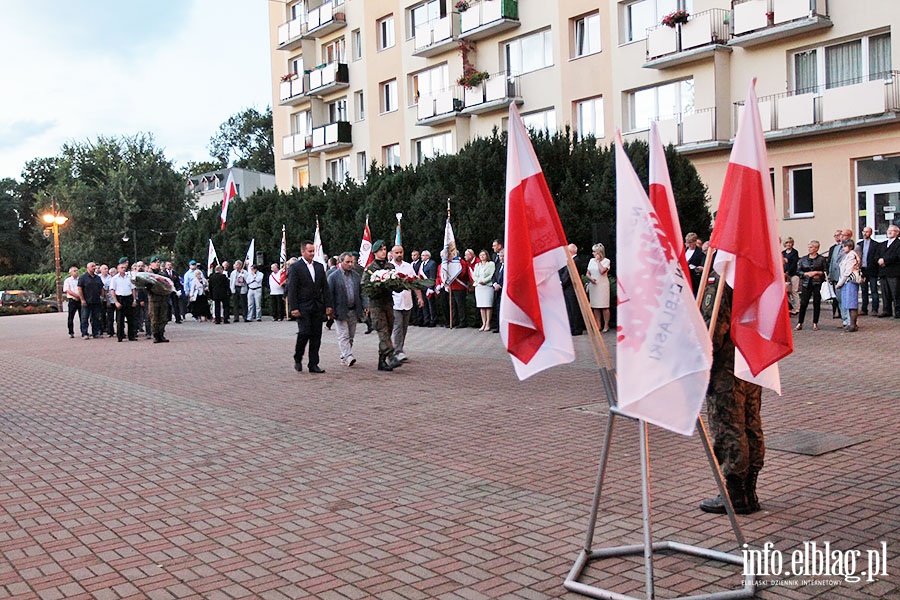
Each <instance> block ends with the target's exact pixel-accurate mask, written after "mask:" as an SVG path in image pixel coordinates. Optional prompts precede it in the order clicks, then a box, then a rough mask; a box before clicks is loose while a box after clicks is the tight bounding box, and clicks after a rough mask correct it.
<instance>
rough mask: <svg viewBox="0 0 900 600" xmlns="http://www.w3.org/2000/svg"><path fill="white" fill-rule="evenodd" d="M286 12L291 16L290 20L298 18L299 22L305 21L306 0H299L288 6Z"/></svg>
mask: <svg viewBox="0 0 900 600" xmlns="http://www.w3.org/2000/svg"><path fill="white" fill-rule="evenodd" d="M288 14H289V15H290V16H291V19H290V20H291V21H293V20H295V19H300V22H301V23H306V0H300V1H299V2H294V3H293V4H291V5H290V6H288Z"/></svg>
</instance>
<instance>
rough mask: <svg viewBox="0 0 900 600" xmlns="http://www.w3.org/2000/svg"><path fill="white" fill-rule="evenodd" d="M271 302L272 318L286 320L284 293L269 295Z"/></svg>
mask: <svg viewBox="0 0 900 600" xmlns="http://www.w3.org/2000/svg"><path fill="white" fill-rule="evenodd" d="M269 302H271V308H272V318H273V319H274V320H276V321H283V320H284V294H271V295H270V296H269Z"/></svg>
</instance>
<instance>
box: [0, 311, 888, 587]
mask: <svg viewBox="0 0 900 600" xmlns="http://www.w3.org/2000/svg"><path fill="white" fill-rule="evenodd" d="M64 320H65V317H64V316H63V315H33V316H23V317H8V318H3V319H2V320H0V340H2V342H3V343H2V345H0V361H2V364H3V367H4V368H3V369H2V370H0V385H2V388H0V389H2V394H0V396H2V399H0V598H16V599H33V598H39V599H47V600H50V599H56V598H96V599H118V598H150V599H160V600H162V599H173V598H210V599H220V598H221V599H233V598H264V599H272V600H276V599H286V598H324V599H358V598H383V599H386V600H415V599H419V598H441V599H479V598H528V599H539V598H569V599H574V598H579V597H580V596H578V595H575V594H572V593H569V592H567V591H566V590H565V589H564V588H563V586H562V583H563V580H564V578H565V576H566V573H567V572H568V570H569V569H570V568H571V566H572V564H573V562H574V559H575V557H576V555H577V553H578V550H579V548H580V547H581V544H582V543H583V538H584V531H585V527H586V523H587V511H588V507H589V504H590V497H591V493H592V491H593V486H594V478H595V476H596V469H597V463H598V458H599V451H600V445H601V442H602V436H603V432H604V430H605V426H606V419H607V418H608V416H607V412H606V410H605V399H604V398H603V396H602V394H603V392H602V387H601V385H600V381H599V377H598V375H597V371H596V367H595V365H593V364H592V362H591V361H592V354H591V352H590V350H589V347H588V342H587V339H586V338H583V337H582V338H577V339H576V349H577V350H578V361H577V362H576V363H574V364H572V365H567V366H564V367H559V368H556V369H552V370H550V371H548V372H545V373H541V374H539V375H536V376H535V377H533V378H532V379H530V380H528V381H526V382H518V381H517V380H516V379H515V376H514V374H513V370H512V366H511V364H510V362H509V360H508V358H507V357H506V355H505V354H504V352H503V350H502V348H501V346H500V341H499V336H497V335H492V334H489V333H481V332H477V331H475V330H472V329H463V330H454V331H448V330H446V329H421V328H412V329H411V331H410V334H409V337H408V339H407V348H406V349H407V354H408V355H409V356H410V358H411V360H410V362H409V363H408V364H407V365H405V366H403V367H402V368H401V369H398V370H397V371H396V372H395V373H380V372H378V371H376V370H375V365H376V358H377V351H376V345H377V340H376V339H375V336H374V335H368V336H366V335H362V331H360V332H359V336H358V338H357V350H356V356H357V358H358V360H359V363H358V364H357V366H355V367H353V368H352V369H348V368H344V367H342V366H341V365H340V363H339V361H338V351H337V343H336V339H335V334H334V333H333V332H329V331H326V332H325V338H324V340H323V351H322V354H323V360H322V366H323V367H324V368H325V369H326V370H327V373H326V374H325V375H312V374H309V373H306V372H304V373H296V372H295V371H294V370H293V368H292V359H291V353H292V350H293V340H294V333H295V330H294V328H293V325H292V324H290V323H273V322H269V321H266V322H263V323H249V324H245V323H239V324H232V325H228V326H225V325H221V326H216V325H212V324H201V323H193V322H190V323H185V324H184V325H180V326H175V325H173V326H171V327H170V328H169V331H170V336H169V337H170V338H171V339H172V343H171V344H165V345H161V344H156V345H154V344H151V343H150V342H149V341H143V340H142V341H140V342H137V343H128V342H125V343H121V344H118V343H116V341H115V339H103V340H89V341H82V340H80V339H74V340H71V339H69V338H68V337H66V335H65V322H64ZM823 323H824V325H825V327H824V328H823V331H820V332H812V331H802V332H799V333H798V334H797V335H796V340H795V341H796V349H797V350H796V352H795V354H794V355H792V356H791V357H789V358H788V359H786V360H785V361H783V363H782V380H783V384H784V388H785V394H784V396H783V397H781V398H779V397H777V396H775V395H774V394H770V393H768V392H767V393H766V394H764V396H763V419H764V425H765V429H766V431H767V433H769V434H776V433H788V432H791V431H796V430H815V431H821V432H831V433H840V434H843V435H848V436H855V437H862V438H865V439H866V440H868V441H867V442H865V443H862V444H858V445H856V446H852V447H850V448H845V449H842V450H839V451H837V452H832V453H829V454H824V455H821V456H815V457H814V456H801V455H798V454H790V453H786V452H780V451H774V450H771V451H770V452H769V454H768V456H767V463H766V468H765V470H764V471H763V474H762V477H761V480H760V496H761V500H762V503H763V506H764V511H763V512H761V513H758V514H756V515H752V516H746V517H740V522H741V525H742V527H743V529H744V533H745V536H746V537H747V539H748V541H750V542H751V544H753V545H759V544H762V543H763V542H765V541H771V542H773V543H774V544H775V547H776V548H777V549H779V550H781V551H783V552H784V553H785V554H789V553H790V552H791V551H793V550H795V549H798V548H802V544H803V542H804V541H818V542H820V543H821V542H824V541H830V542H831V543H832V545H833V546H835V547H836V548H838V549H840V550H842V551H846V550H851V549H860V550H862V551H863V560H864V558H865V550H868V549H874V548H880V543H881V542H882V541H884V542H886V543H887V546H888V577H883V578H880V580H878V581H874V582H865V581H863V582H860V583H843V584H842V585H840V586H803V587H799V586H789V585H779V586H770V587H764V588H762V589H761V590H760V592H759V593H758V596H759V597H760V598H772V599H774V598H814V597H815V598H890V597H893V598H897V597H900V586H898V582H900V561H898V559H897V553H898V552H900V544H898V541H900V533H898V529H900V461H898V453H900V452H898V448H900V435H898V432H900V427H898V425H900V418H898V416H897V412H898V408H900V383H898V376H897V375H898V367H897V358H896V357H897V351H898V349H900V343H898V334H900V322H898V321H895V320H893V319H880V320H879V319H872V318H863V319H861V331H860V332H859V333H855V334H846V333H843V332H840V331H839V330H838V329H837V327H836V326H834V325H832V323H831V322H827V321H826V320H825V319H823ZM833 323H838V321H833ZM607 342H608V343H609V344H610V351H611V352H612V353H613V355H614V337H612V336H610V337H608V338H607ZM637 435H638V434H637V427H636V426H635V425H634V424H633V423H631V422H628V421H625V420H619V421H617V426H616V431H615V437H614V443H613V447H612V454H611V471H610V473H609V474H608V476H607V481H606V485H605V487H604V497H603V502H602V504H601V514H600V517H599V519H598V523H597V529H596V534H595V546H600V545H604V546H608V545H619V544H626V543H639V542H640V539H641V537H640V527H641V519H640V488H639V484H638V472H639V471H638V467H639V464H638V444H637ZM650 451H651V467H652V478H653V520H654V522H653V525H654V534H655V538H656V539H670V540H675V541H681V542H686V543H692V544H697V545H702V546H706V547H710V548H716V549H720V550H725V551H731V552H733V551H737V548H736V544H735V543H734V541H733V538H732V536H731V534H730V528H729V526H728V523H727V519H725V518H723V517H718V516H713V515H706V514H704V513H701V512H699V511H698V510H697V509H696V505H697V503H698V502H699V501H700V500H701V499H702V498H704V497H706V496H709V495H710V494H712V493H713V488H714V484H713V483H712V479H711V476H710V475H709V472H708V468H707V466H706V462H705V458H704V454H703V451H702V447H701V446H700V443H699V441H698V439H697V438H696V437H695V438H693V439H691V438H684V437H681V436H677V435H674V434H669V433H667V432H664V431H662V430H659V429H655V428H651V431H650ZM655 567H656V576H657V580H656V584H657V594H658V597H660V598H670V597H673V596H675V595H679V594H682V595H683V594H688V593H701V592H708V591H713V590H724V589H732V588H734V587H735V586H737V585H739V584H740V581H741V577H740V574H739V571H740V569H739V568H737V567H722V566H720V565H718V564H714V563H709V562H707V561H702V560H699V559H691V558H686V557H682V556H679V555H669V556H665V555H663V556H659V557H658V558H657V560H656V563H655ZM862 568H864V565H863V566H860V567H859V569H862ZM584 581H585V582H587V583H593V584H597V585H601V586H603V587H606V588H612V589H614V590H615V591H618V592H621V593H629V594H635V595H638V596H642V595H643V572H642V569H641V565H640V564H639V562H637V561H634V560H630V559H618V560H611V561H606V562H603V563H595V564H594V565H592V566H591V567H590V569H589V570H588V572H587V573H586V576H585V578H584Z"/></svg>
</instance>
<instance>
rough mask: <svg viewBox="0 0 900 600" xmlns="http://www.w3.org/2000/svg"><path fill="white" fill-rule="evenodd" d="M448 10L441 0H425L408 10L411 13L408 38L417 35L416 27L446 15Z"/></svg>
mask: <svg viewBox="0 0 900 600" xmlns="http://www.w3.org/2000/svg"><path fill="white" fill-rule="evenodd" d="M446 14H447V11H446V9H445V8H444V6H443V3H442V2H441V0H431V1H430V2H423V3H422V4H419V5H418V6H415V7H413V8H411V9H409V11H408V15H409V36H408V38H407V39H413V38H414V37H416V28H417V27H422V26H423V25H425V24H426V23H430V22H431V21H434V20H437V19H440V18H441V17H443V16H446Z"/></svg>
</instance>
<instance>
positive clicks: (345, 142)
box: [310, 121, 353, 152]
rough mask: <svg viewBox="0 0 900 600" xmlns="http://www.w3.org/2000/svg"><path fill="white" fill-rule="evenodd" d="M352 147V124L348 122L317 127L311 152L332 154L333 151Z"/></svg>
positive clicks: (314, 130)
mask: <svg viewBox="0 0 900 600" xmlns="http://www.w3.org/2000/svg"><path fill="white" fill-rule="evenodd" d="M352 145H353V140H352V138H351V136H350V123H349V122H347V121H337V122H335V123H329V124H328V125H322V126H321V127H315V128H313V130H312V148H311V149H310V151H311V152H330V151H331V150H339V149H341V148H349V147H350V146H352Z"/></svg>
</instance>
